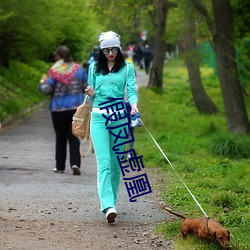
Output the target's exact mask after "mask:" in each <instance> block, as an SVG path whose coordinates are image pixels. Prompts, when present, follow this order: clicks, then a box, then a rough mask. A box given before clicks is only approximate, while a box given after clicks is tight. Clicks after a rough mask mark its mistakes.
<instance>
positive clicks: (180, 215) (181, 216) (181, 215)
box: [162, 206, 187, 220]
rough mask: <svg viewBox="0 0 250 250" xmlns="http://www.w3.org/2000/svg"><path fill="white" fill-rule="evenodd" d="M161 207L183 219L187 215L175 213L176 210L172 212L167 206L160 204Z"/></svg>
mask: <svg viewBox="0 0 250 250" xmlns="http://www.w3.org/2000/svg"><path fill="white" fill-rule="evenodd" d="M162 208H163V209H164V210H166V211H168V212H169V213H171V214H173V215H175V216H177V217H180V218H182V219H183V220H185V219H187V217H186V216H185V215H183V214H179V213H177V212H173V211H172V210H171V209H169V208H167V207H164V206H162Z"/></svg>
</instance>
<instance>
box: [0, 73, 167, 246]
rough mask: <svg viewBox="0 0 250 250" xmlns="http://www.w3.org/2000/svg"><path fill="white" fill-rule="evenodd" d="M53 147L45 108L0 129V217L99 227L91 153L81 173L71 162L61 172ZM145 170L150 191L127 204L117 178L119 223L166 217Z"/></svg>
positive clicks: (140, 79) (100, 218) (142, 76)
mask: <svg viewBox="0 0 250 250" xmlns="http://www.w3.org/2000/svg"><path fill="white" fill-rule="evenodd" d="M137 81H138V85H139V86H143V85H145V81H147V76H146V75H145V74H143V73H142V72H140V73H139V72H138V76H137ZM54 147H55V138H54V131H53V128H52V122H51V118H50V114H49V111H48V109H47V107H45V108H42V109H40V110H38V111H37V112H36V113H35V114H33V115H32V116H30V117H28V118H26V119H24V120H22V121H21V122H20V123H17V124H15V125H14V126H12V127H9V128H4V129H1V130H0V221H1V218H7V219H8V218H9V217H10V216H12V217H21V218H24V219H32V220H41V219H46V218H47V219H48V218H49V219H51V220H55V221H60V220H64V221H65V220H68V221H75V222H78V221H79V222H80V221H84V222H88V221H90V222H92V223H93V222H97V225H102V226H103V224H104V222H105V218H104V215H103V214H101V213H100V207H99V198H98V194H97V188H96V160H95V155H94V154H91V155H90V156H88V157H87V158H85V159H83V160H82V165H81V171H82V175H81V176H73V175H72V171H71V169H70V167H69V163H68V164H67V167H66V171H65V173H64V174H56V173H54V172H53V171H52V169H53V168H54V166H55V161H54ZM67 161H68V159H67ZM146 172H147V170H146ZM147 173H148V178H149V182H150V183H151V181H150V179H151V176H152V182H153V193H151V194H147V195H144V196H141V197H139V198H138V199H137V202H134V203H131V202H129V198H128V194H127V190H126V189H125V187H124V183H123V181H121V191H120V199H119V202H118V204H117V210H118V218H117V224H118V223H125V224H124V225H125V226H126V223H132V222H136V223H140V224H142V225H143V224H145V223H149V224H154V223H156V222H161V221H164V220H166V218H167V215H166V213H165V212H163V211H161V210H160V208H159V199H158V198H156V194H157V192H156V191H155V190H154V183H155V181H157V180H155V178H157V177H155V173H154V171H152V170H148V172H147ZM151 185H152V183H151ZM0 225H1V224H0ZM128 225H129V224H128ZM102 226H100V229H101V230H103V228H102ZM97 228H98V226H97ZM97 230H98V229H97ZM3 241H4V239H2V238H1V236H0V249H5V248H3V246H7V245H8V242H7V243H6V242H5V243H4V242H3ZM12 243H13V242H12ZM1 244H2V245H1ZM9 244H10V242H9ZM6 249H8V248H6ZM11 249H26V248H25V247H24V248H18V246H16V248H11ZM34 249H39V248H34ZM41 249H43V248H41ZM51 249H53V248H51ZM59 249H71V248H59ZM72 249H74V248H72ZM82 249H84V248H82ZM92 249H95V248H92ZM96 249H98V248H96ZM127 249H130V248H127ZM131 249H132V248H131ZM148 249H150V248H148ZM151 249H152V248H151Z"/></svg>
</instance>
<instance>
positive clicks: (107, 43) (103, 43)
mask: <svg viewBox="0 0 250 250" xmlns="http://www.w3.org/2000/svg"><path fill="white" fill-rule="evenodd" d="M99 42H100V53H99V56H98V58H97V60H96V61H95V62H93V63H92V64H91V65H90V67H89V73H88V84H89V86H88V87H87V88H86V93H87V95H88V96H90V98H91V99H92V100H93V109H92V114H91V125H90V134H91V138H92V140H93V145H94V150H95V155H96V160H97V168H98V173H97V189H98V194H99V198H100V203H101V211H102V212H103V213H105V214H106V218H107V222H108V223H113V222H114V221H115V218H116V216H117V211H116V207H115V204H116V202H117V199H118V197H117V196H118V189H119V185H120V172H121V170H120V166H119V162H118V159H117V154H116V153H115V152H123V151H124V144H123V142H125V141H126V139H123V138H117V139H115V137H114V136H113V135H112V133H113V134H119V131H120V130H121V126H122V125H123V124H124V125H125V124H128V120H127V115H126V112H124V111H125V110H126V107H125V103H124V90H125V88H126V92H127V97H128V100H129V102H130V104H131V115H135V114H136V113H137V112H138V108H137V94H136V88H135V70H134V66H133V65H132V64H130V63H126V62H125V60H124V57H123V55H122V53H121V44H120V36H119V35H118V34H116V33H115V32H113V31H108V32H104V33H101V35H100V36H99ZM122 104H123V108H122V109H120V108H119V105H122ZM105 105H106V106H105ZM104 106H105V108H104ZM111 113H112V114H114V115H113V116H112V115H111ZM118 113H119V118H120V119H113V118H112V119H111V118H110V119H109V118H108V119H107V117H109V116H112V117H115V115H117V116H118ZM124 114H125V115H124ZM105 117H106V118H105ZM122 144H123V145H122ZM115 145H117V149H118V150H117V151H114V147H115Z"/></svg>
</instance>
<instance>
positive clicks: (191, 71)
mask: <svg viewBox="0 0 250 250" xmlns="http://www.w3.org/2000/svg"><path fill="white" fill-rule="evenodd" d="M193 10H194V8H193V6H192V4H190V3H187V4H186V5H185V13H184V15H185V27H184V40H185V46H184V49H185V55H186V64H187V69H188V76H189V82H190V87H191V92H192V95H193V98H194V102H195V105H196V107H197V109H198V111H199V112H200V113H207V114H212V113H217V112H218V108H217V107H216V105H215V104H214V103H213V102H212V101H211V99H210V98H209V96H208V95H207V93H206V91H205V89H204V86H203V84H202V80H201V74H200V56H199V53H198V51H197V44H196V27H195V17H194V14H192V15H191V13H194V12H193Z"/></svg>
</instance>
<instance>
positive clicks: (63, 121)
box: [39, 45, 87, 175]
mask: <svg viewBox="0 0 250 250" xmlns="http://www.w3.org/2000/svg"><path fill="white" fill-rule="evenodd" d="M54 56H55V60H56V62H55V63H54V65H53V66H52V67H51V68H50V70H49V72H48V76H46V77H43V78H42V79H41V82H40V84H39V89H40V91H41V92H42V93H43V94H45V95H50V96H51V100H50V104H49V110H50V112H51V117H52V123H53V127H54V131H55V135H56V147H55V148H56V152H55V160H56V166H55V168H54V172H55V173H64V171H65V168H66V156H67V142H69V152H70V153H69V157H70V166H71V168H72V170H73V175H80V174H81V171H80V166H81V156H80V152H79V146H80V142H79V140H78V138H76V137H75V136H74V135H73V134H72V129H71V126H72V117H73V115H74V113H75V111H76V109H77V107H78V106H79V105H80V104H82V102H83V100H84V90H85V88H86V83H87V74H86V72H85V71H84V70H83V68H82V67H81V66H80V65H79V64H77V63H76V62H74V61H73V58H72V56H71V52H70V50H69V48H68V47H67V46H64V45H62V46H59V47H58V48H57V49H56V51H55V54H54Z"/></svg>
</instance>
